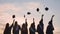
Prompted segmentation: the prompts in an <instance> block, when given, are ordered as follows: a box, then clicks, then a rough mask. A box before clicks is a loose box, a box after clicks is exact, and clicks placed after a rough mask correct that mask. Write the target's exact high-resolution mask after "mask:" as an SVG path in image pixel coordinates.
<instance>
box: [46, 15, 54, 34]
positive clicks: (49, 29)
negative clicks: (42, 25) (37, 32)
mask: <svg viewBox="0 0 60 34" xmlns="http://www.w3.org/2000/svg"><path fill="white" fill-rule="evenodd" d="M53 17H54V15H53V16H52V18H51V20H50V21H49V23H48V26H47V29H46V34H53V30H54V27H53V24H52V22H53Z"/></svg>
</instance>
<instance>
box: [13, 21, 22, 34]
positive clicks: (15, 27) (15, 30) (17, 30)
mask: <svg viewBox="0 0 60 34" xmlns="http://www.w3.org/2000/svg"><path fill="white" fill-rule="evenodd" d="M19 30H21V27H20V26H19V25H18V24H17V21H15V24H14V25H13V34H19Z"/></svg>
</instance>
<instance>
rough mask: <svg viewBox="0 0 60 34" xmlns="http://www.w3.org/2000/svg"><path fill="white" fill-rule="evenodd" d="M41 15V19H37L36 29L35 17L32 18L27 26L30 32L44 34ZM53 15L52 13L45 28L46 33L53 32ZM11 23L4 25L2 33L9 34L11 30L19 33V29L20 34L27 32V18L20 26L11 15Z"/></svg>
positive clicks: (50, 33)
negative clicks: (31, 21)
mask: <svg viewBox="0 0 60 34" xmlns="http://www.w3.org/2000/svg"><path fill="white" fill-rule="evenodd" d="M43 17H44V15H42V16H41V20H40V21H39V24H38V25H37V29H35V19H34V18H33V23H31V25H30V28H29V33H30V34H35V32H38V34H44V24H43ZM53 17H54V15H52V17H51V20H50V21H49V22H48V25H47V28H46V34H53V30H54V26H53V23H52V22H53ZM12 18H13V23H12V25H11V26H9V23H7V24H6V27H5V29H4V32H3V34H11V30H12V28H13V30H12V33H13V34H19V31H21V34H28V28H27V26H28V23H27V19H25V23H23V24H22V27H21V26H20V25H19V24H18V22H17V21H15V15H13V16H12Z"/></svg>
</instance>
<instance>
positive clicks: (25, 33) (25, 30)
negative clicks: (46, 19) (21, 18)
mask: <svg viewBox="0 0 60 34" xmlns="http://www.w3.org/2000/svg"><path fill="white" fill-rule="evenodd" d="M27 25H28V24H27V19H25V23H23V25H22V29H21V34H28V29H27Z"/></svg>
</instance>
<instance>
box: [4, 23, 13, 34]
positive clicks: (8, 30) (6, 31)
mask: <svg viewBox="0 0 60 34" xmlns="http://www.w3.org/2000/svg"><path fill="white" fill-rule="evenodd" d="M12 26H13V24H12V25H11V26H9V23H7V24H6V27H5V30H4V34H11V28H12Z"/></svg>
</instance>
